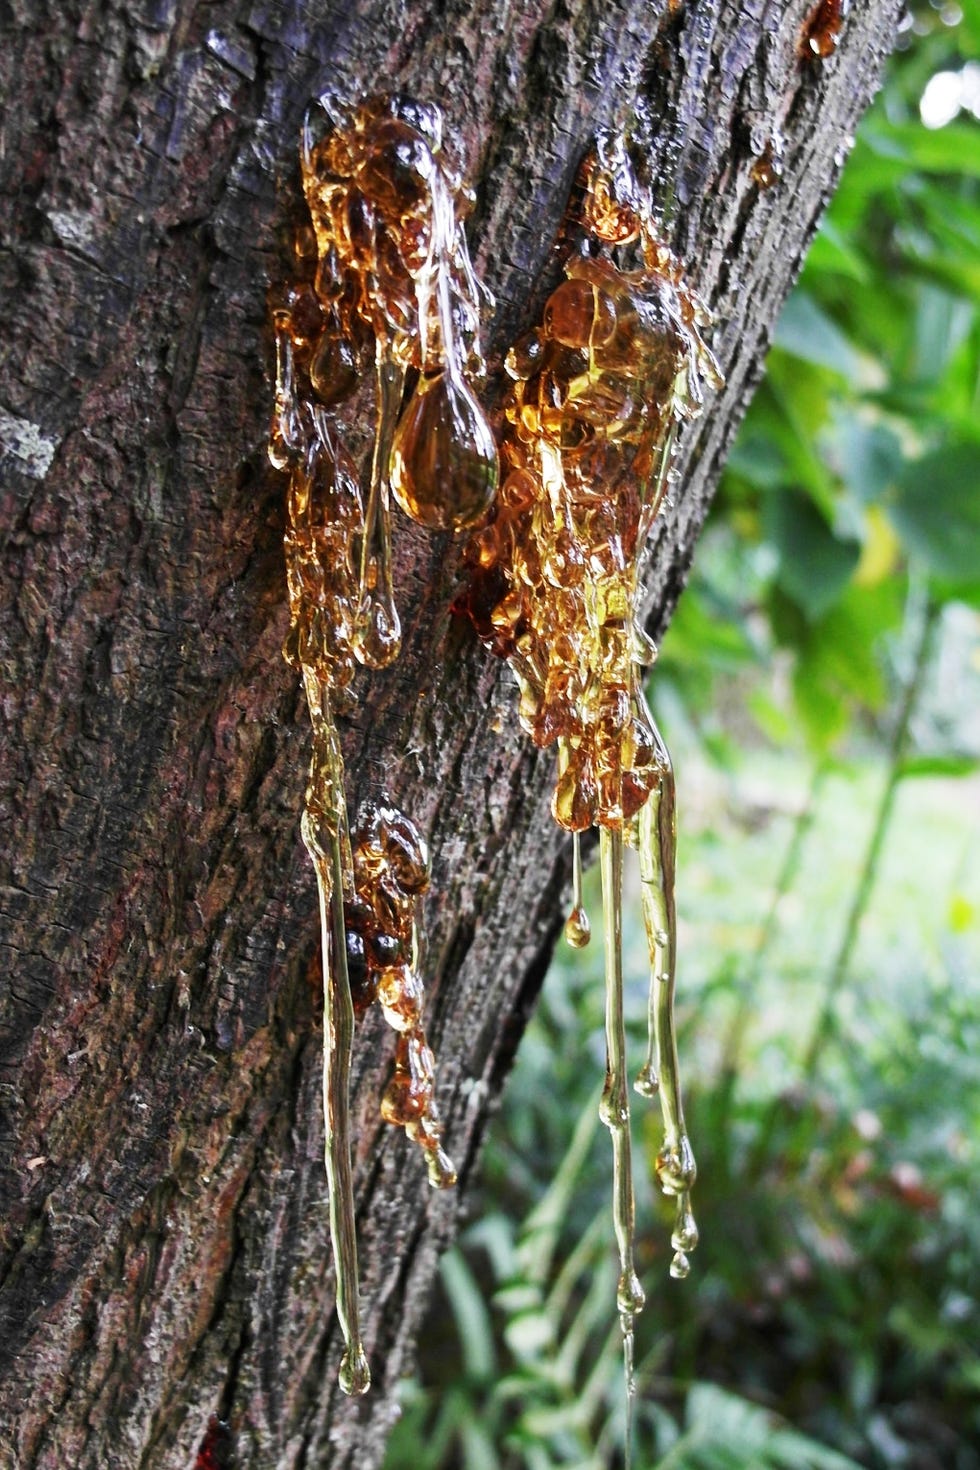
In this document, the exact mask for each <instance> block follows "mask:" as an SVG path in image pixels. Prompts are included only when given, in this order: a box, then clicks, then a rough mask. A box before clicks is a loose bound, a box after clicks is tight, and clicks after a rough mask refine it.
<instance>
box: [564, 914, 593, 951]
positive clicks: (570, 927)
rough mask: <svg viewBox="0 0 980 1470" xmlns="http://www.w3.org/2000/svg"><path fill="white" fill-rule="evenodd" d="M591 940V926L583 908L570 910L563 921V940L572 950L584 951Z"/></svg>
mask: <svg viewBox="0 0 980 1470" xmlns="http://www.w3.org/2000/svg"><path fill="white" fill-rule="evenodd" d="M591 938H592V925H591V924H590V923H589V916H588V914H587V913H586V911H585V909H584V908H581V907H578V908H574V909H572V912H571V913H570V914H569V916H568V918H567V919H566V920H565V939H566V941H567V943H568V944H570V945H571V946H572V948H573V949H584V948H585V946H586V945H587V944H588V942H589V940H590V939H591Z"/></svg>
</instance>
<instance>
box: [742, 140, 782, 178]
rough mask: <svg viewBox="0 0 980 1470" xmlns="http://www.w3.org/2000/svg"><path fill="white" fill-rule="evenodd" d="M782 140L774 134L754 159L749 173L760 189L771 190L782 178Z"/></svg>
mask: <svg viewBox="0 0 980 1470" xmlns="http://www.w3.org/2000/svg"><path fill="white" fill-rule="evenodd" d="M783 147H784V145H783V140H782V137H781V136H780V135H779V134H778V133H774V134H773V136H772V137H771V138H769V139H768V140H767V142H766V144H765V146H764V147H763V150H762V152H761V153H760V154H759V156H758V157H757V158H756V159H755V161H754V162H753V164H752V167H751V169H750V170H749V173H750V175H751V177H752V181H753V183H755V184H758V186H759V188H760V189H771V188H772V187H773V185H774V184H778V183H779V180H780V179H781V178H782V176H783Z"/></svg>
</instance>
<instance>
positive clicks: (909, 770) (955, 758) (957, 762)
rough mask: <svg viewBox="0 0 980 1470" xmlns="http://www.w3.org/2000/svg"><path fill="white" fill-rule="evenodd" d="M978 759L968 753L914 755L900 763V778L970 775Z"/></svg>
mask: <svg viewBox="0 0 980 1470" xmlns="http://www.w3.org/2000/svg"><path fill="white" fill-rule="evenodd" d="M978 768H980V760H978V758H977V757H976V756H970V755H914V756H909V757H908V759H907V760H904V761H903V762H902V765H901V775H902V780H903V781H904V780H907V779H908V778H909V777H910V776H972V775H973V774H974V773H975V772H976V770H977V769H978Z"/></svg>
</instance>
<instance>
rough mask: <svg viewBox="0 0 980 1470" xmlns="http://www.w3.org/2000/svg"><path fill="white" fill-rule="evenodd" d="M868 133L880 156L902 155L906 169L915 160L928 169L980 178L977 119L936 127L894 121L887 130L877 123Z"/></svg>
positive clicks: (929, 171) (896, 156) (894, 157)
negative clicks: (975, 121)
mask: <svg viewBox="0 0 980 1470" xmlns="http://www.w3.org/2000/svg"><path fill="white" fill-rule="evenodd" d="M865 136H866V137H867V138H868V141H869V143H870V145H871V147H872V148H873V149H874V150H875V151H876V152H877V154H878V156H879V157H880V158H882V159H885V158H888V159H900V160H901V162H902V165H903V173H904V172H905V170H906V169H907V167H908V165H909V164H913V165H915V167H916V168H920V169H923V170H924V171H925V172H926V173H938V174H959V175H961V176H962V177H965V178H974V179H976V178H980V127H978V126H977V124H976V123H973V122H951V123H947V124H946V126H945V127H942V128H935V129H932V128H924V127H922V126H921V124H919V123H892V124H890V125H889V126H888V127H887V130H886V129H885V128H884V127H882V126H881V124H880V123H876V124H874V125H873V126H871V127H869V128H868V129H867V132H866V135H865Z"/></svg>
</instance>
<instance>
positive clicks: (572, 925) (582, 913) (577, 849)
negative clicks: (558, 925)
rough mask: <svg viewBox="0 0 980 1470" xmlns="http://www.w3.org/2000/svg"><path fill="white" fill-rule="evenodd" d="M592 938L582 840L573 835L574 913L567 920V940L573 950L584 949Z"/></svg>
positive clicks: (578, 836) (576, 834)
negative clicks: (584, 878)
mask: <svg viewBox="0 0 980 1470" xmlns="http://www.w3.org/2000/svg"><path fill="white" fill-rule="evenodd" d="M591 938H592V925H591V924H590V923H589V916H588V914H587V913H586V909H585V901H584V898H583V896H582V838H581V834H580V833H578V832H573V833H572V911H571V913H570V914H569V916H568V918H567V919H566V920H565V939H566V941H567V942H568V943H569V944H570V945H571V946H572V948H573V949H584V948H585V946H586V945H587V944H588V942H589V940H590V939H591Z"/></svg>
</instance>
